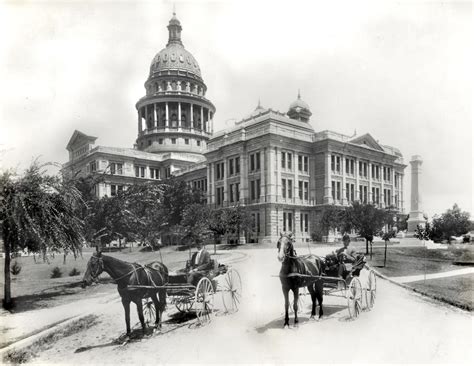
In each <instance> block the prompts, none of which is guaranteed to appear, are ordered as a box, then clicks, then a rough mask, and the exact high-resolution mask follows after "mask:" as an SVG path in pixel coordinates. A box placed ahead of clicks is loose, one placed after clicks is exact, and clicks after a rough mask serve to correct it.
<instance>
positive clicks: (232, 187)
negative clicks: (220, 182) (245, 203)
mask: <svg viewBox="0 0 474 366" xmlns="http://www.w3.org/2000/svg"><path fill="white" fill-rule="evenodd" d="M229 201H230V202H234V185H233V184H229Z"/></svg>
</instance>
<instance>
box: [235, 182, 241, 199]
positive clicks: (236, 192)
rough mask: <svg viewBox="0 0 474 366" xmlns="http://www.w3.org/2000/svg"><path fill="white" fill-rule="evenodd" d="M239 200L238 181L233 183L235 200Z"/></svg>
mask: <svg viewBox="0 0 474 366" xmlns="http://www.w3.org/2000/svg"><path fill="white" fill-rule="evenodd" d="M239 201H240V183H235V202H239Z"/></svg>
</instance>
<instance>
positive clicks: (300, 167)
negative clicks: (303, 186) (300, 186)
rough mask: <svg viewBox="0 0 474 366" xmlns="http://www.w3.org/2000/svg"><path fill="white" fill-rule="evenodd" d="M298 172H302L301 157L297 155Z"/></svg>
mask: <svg viewBox="0 0 474 366" xmlns="http://www.w3.org/2000/svg"><path fill="white" fill-rule="evenodd" d="M298 170H299V171H300V172H301V171H303V156H301V155H298Z"/></svg>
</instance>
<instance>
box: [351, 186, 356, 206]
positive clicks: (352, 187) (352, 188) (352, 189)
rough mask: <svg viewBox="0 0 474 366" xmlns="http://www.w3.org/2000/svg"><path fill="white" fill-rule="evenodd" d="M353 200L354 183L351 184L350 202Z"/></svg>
mask: <svg viewBox="0 0 474 366" xmlns="http://www.w3.org/2000/svg"><path fill="white" fill-rule="evenodd" d="M354 200H355V185H354V184H351V202H354Z"/></svg>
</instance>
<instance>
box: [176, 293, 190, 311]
mask: <svg viewBox="0 0 474 366" xmlns="http://www.w3.org/2000/svg"><path fill="white" fill-rule="evenodd" d="M193 302H194V299H193V297H192V296H184V295H183V296H179V297H178V298H177V299H176V300H175V304H174V305H175V306H176V309H178V310H179V311H180V312H181V313H187V312H189V310H191V308H192V307H193Z"/></svg>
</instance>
